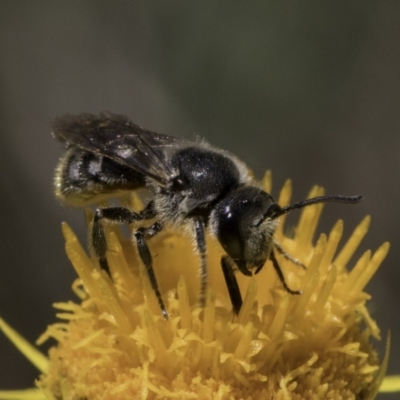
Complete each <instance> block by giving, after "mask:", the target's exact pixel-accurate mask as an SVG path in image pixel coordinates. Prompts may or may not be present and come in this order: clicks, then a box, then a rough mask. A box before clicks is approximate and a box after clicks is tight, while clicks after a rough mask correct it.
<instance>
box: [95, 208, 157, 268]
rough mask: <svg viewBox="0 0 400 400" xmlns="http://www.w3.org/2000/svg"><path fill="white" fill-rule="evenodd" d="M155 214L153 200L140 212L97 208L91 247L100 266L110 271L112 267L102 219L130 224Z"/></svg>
mask: <svg viewBox="0 0 400 400" xmlns="http://www.w3.org/2000/svg"><path fill="white" fill-rule="evenodd" d="M155 216H156V213H155V211H154V207H153V202H150V203H149V204H147V206H146V207H145V208H144V209H143V210H142V211H140V212H139V213H137V212H135V211H132V210H130V209H129V208H125V207H104V208H102V207H99V208H97V209H96V212H95V214H94V218H93V227H92V232H91V240H90V245H89V248H90V249H91V250H92V251H93V253H94V255H95V256H96V257H97V258H98V260H99V264H100V267H101V268H102V269H104V270H106V271H107V272H108V273H110V268H109V266H108V262H107V257H106V252H107V241H106V235H105V232H104V226H103V224H102V220H105V221H107V222H110V223H114V224H130V223H132V222H136V221H142V220H145V219H151V218H154V217H155Z"/></svg>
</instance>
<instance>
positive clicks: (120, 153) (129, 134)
mask: <svg viewBox="0 0 400 400" xmlns="http://www.w3.org/2000/svg"><path fill="white" fill-rule="evenodd" d="M52 127H53V135H54V136H55V138H56V139H58V140H59V141H61V142H64V143H66V144H67V146H76V147H79V148H81V149H84V150H86V151H89V152H93V153H96V154H100V155H102V156H105V157H108V158H110V159H112V160H114V161H116V162H118V163H120V164H124V165H126V166H128V167H130V168H133V169H134V170H136V171H138V172H140V173H142V174H144V175H145V176H149V177H151V178H153V179H155V180H156V181H157V182H159V183H160V184H161V185H165V184H166V183H167V182H168V181H169V180H170V178H171V177H172V176H173V171H172V170H171V168H170V166H169V163H168V157H169V156H168V154H169V153H170V152H169V151H168V149H171V148H173V147H175V146H176V145H179V144H181V143H183V141H182V140H179V139H177V138H175V137H174V136H168V135H163V134H160V133H156V132H152V131H149V130H147V129H143V128H141V127H140V126H138V125H136V124H134V123H133V122H131V121H130V120H129V119H128V118H127V117H125V116H124V115H117V114H112V113H110V112H103V113H100V115H94V114H80V115H63V116H60V117H57V118H55V119H54V120H53V122H52Z"/></svg>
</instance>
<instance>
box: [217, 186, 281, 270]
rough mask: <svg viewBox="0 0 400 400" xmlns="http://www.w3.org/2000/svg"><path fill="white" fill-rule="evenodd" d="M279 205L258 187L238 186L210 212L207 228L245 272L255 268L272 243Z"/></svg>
mask: <svg viewBox="0 0 400 400" xmlns="http://www.w3.org/2000/svg"><path fill="white" fill-rule="evenodd" d="M280 210H281V208H280V207H279V206H278V205H277V204H276V203H275V201H274V199H273V198H272V197H271V196H270V195H269V194H268V193H266V192H264V191H263V190H262V189H260V188H258V187H254V186H242V187H239V188H238V189H236V190H234V191H232V192H230V193H229V194H228V195H227V196H226V197H224V198H223V199H222V200H221V201H220V202H219V203H218V204H217V205H216V207H215V209H214V210H213V212H212V214H211V229H212V232H213V233H214V235H215V236H216V237H217V239H218V240H219V242H220V243H221V245H222V247H223V248H224V250H225V252H226V253H227V254H228V256H229V257H230V258H231V259H232V260H233V261H234V262H235V263H236V265H237V266H238V268H239V270H240V271H241V272H242V273H243V274H245V275H252V271H251V270H252V269H254V268H255V269H256V271H255V273H257V272H259V271H260V269H261V268H262V267H263V265H264V264H265V262H266V260H267V258H268V256H269V253H270V251H271V247H272V236H273V234H274V232H275V229H276V220H274V217H275V215H277V214H279V211H280Z"/></svg>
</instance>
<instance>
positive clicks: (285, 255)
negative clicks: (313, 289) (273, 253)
mask: <svg viewBox="0 0 400 400" xmlns="http://www.w3.org/2000/svg"><path fill="white" fill-rule="evenodd" d="M274 248H275V249H276V250H278V251H279V253H280V254H282V255H283V257H285V258H286V260H289V261H291V262H292V263H293V264H296V265H298V266H299V267H301V268H303V269H307V267H306V266H305V265H304V264H303V263H302V262H300V261H299V260H298V259H297V258H294V257H292V256H291V255H290V254H289V253H287V252H286V251H285V250H283V248H282V246H281V245H280V244H279V242H278V241H277V240H276V239H274Z"/></svg>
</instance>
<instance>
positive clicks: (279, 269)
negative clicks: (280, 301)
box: [269, 249, 302, 294]
mask: <svg viewBox="0 0 400 400" xmlns="http://www.w3.org/2000/svg"><path fill="white" fill-rule="evenodd" d="M269 258H270V260H271V261H272V265H273V266H274V268H275V271H276V273H277V274H278V277H279V280H280V281H281V283H282V285H283V287H284V288H285V290H286V291H287V292H288V293H290V294H301V293H302V291H301V290H292V289H290V287H289V286H288V285H287V283H286V281H285V277H284V275H283V272H282V270H281V267H280V266H279V264H278V260H277V259H276V257H275V253H274V249H273V250H272V251H271V253H270V255H269Z"/></svg>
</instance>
